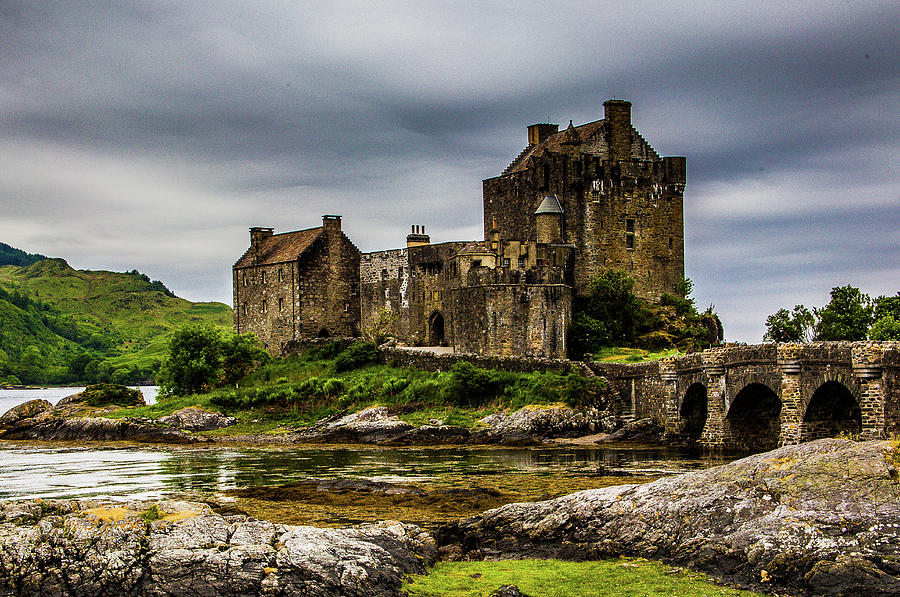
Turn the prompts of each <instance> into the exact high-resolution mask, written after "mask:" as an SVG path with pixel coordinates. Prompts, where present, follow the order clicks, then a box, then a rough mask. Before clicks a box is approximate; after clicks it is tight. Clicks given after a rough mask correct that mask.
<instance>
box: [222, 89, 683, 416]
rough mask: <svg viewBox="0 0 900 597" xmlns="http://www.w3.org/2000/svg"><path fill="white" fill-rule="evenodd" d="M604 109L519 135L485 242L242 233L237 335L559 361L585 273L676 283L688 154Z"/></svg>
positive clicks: (625, 112) (491, 202) (277, 344)
mask: <svg viewBox="0 0 900 597" xmlns="http://www.w3.org/2000/svg"><path fill="white" fill-rule="evenodd" d="M604 108H605V118H604V119H603V120H597V121H595V122H591V123H588V124H584V125H581V126H578V127H575V126H574V125H572V124H570V125H569V128H568V129H567V130H565V131H563V132H559V127H558V125H550V124H537V125H532V126H530V127H528V143H529V144H528V146H527V147H526V148H525V150H524V151H523V152H522V153H521V154H520V155H519V157H517V158H516V159H515V160H514V161H513V163H512V164H510V166H509V167H508V168H506V170H504V172H503V173H502V174H501V175H500V176H498V177H495V178H491V179H488V180H485V181H484V240H483V241H461V242H447V243H440V244H435V245H432V244H431V242H430V238H429V236H428V235H427V234H425V230H424V228H420V227H418V226H413V230H412V232H411V234H410V235H409V236H407V246H406V248H401V249H391V250H386V251H376V252H372V253H366V254H363V255H360V253H359V251H357V250H356V247H354V246H353V244H352V243H351V242H350V241H349V239H347V238H346V237H345V236H343V235H342V234H341V232H340V218H339V217H337V216H325V218H324V220H323V226H322V228H314V229H309V230H301V231H297V232H290V233H287V234H281V235H274V234H273V233H272V229H270V228H253V229H251V247H250V249H249V250H248V251H247V253H245V255H244V256H243V257H241V259H240V260H239V261H238V263H236V264H235V267H234V307H235V329H237V330H238V331H240V332H248V331H250V332H254V333H256V334H257V336H259V337H260V338H261V339H262V341H263V342H264V343H265V344H266V346H267V347H268V348H269V349H270V350H271V351H273V352H278V351H283V350H284V348H285V347H286V346H287V345H288V344H289V343H293V342H297V341H299V340H302V339H304V338H309V337H312V336H316V335H320V334H328V335H343V336H346V335H358V334H360V333H364V332H366V331H369V330H374V328H376V327H379V328H382V327H383V324H384V323H386V322H387V323H390V325H391V327H392V329H390V330H387V331H389V332H390V334H391V335H393V336H394V337H395V338H396V339H397V340H398V341H399V342H401V343H405V344H412V345H443V346H451V347H453V349H454V350H455V351H457V352H473V353H479V354H494V355H504V356H529V357H551V358H565V357H566V353H567V338H566V336H567V331H568V328H569V326H570V324H571V319H572V304H573V301H574V297H575V296H576V295H579V294H585V293H586V291H587V287H588V282H589V280H590V279H591V278H592V277H593V276H595V275H597V274H599V273H601V272H603V271H605V270H608V269H621V270H625V271H627V272H628V273H629V274H630V275H631V276H632V277H633V278H634V279H635V282H636V284H635V291H636V294H638V295H639V296H641V297H642V298H646V299H650V300H653V301H656V300H658V299H659V298H660V297H661V295H662V294H664V293H666V292H674V291H675V286H676V284H677V282H678V281H679V280H681V279H682V277H683V276H684V230H683V201H682V193H683V191H684V184H685V161H684V158H681V157H667V158H660V156H659V155H657V153H656V152H655V151H654V150H653V148H652V147H651V146H650V145H649V144H648V143H647V142H646V141H645V140H644V139H643V137H641V136H640V134H638V132H637V131H636V130H635V129H634V128H633V127H632V125H631V104H630V103H629V102H626V101H620V100H610V101H608V102H606V103H605V104H604ZM276 280H277V281H276ZM381 331H385V330H381ZM623 408H624V409H625V411H628V412H633V411H634V410H635V405H623Z"/></svg>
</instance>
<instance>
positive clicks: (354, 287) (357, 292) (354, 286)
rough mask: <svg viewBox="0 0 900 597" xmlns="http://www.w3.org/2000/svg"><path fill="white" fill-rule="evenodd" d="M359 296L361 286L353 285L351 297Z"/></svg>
mask: <svg viewBox="0 0 900 597" xmlns="http://www.w3.org/2000/svg"><path fill="white" fill-rule="evenodd" d="M357 294H359V284H351V285H350V296H356V295H357Z"/></svg>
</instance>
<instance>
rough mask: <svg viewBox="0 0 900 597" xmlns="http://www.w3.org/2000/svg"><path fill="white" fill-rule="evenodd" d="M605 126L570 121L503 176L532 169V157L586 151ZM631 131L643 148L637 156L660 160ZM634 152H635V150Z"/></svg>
mask: <svg viewBox="0 0 900 597" xmlns="http://www.w3.org/2000/svg"><path fill="white" fill-rule="evenodd" d="M605 126H606V120H605V119H604V120H595V121H594V122H588V123H587V124H582V125H579V126H574V125H573V124H572V121H569V126H568V127H567V128H566V129H565V130H564V131H560V132H558V133H556V134H553V135H550V136H549V137H547V138H546V139H544V140H543V141H541V142H540V143H539V144H537V145H529V146H528V147H526V148H525V149H524V150H523V151H522V153H520V154H519V155H518V157H516V159H515V160H513V162H512V163H511V164H510V165H509V166H507V168H506V170H504V171H503V173H502V174H501V176H504V175H506V174H512V173H513V172H521V171H523V170H527V169H528V168H530V167H532V166H533V165H534V162H533V160H531V158H532V157H541V156H544V155H546V154H561V153H566V152H568V151H570V150H571V147H572V146H579V145H580V146H582V151H585V149H584V145H591V144H590V140H591V138H592V137H593V136H594V135H596V134H597V133H598V132H601V131H602V130H603V128H604V127H605ZM631 131H632V135H633V138H634V140H635V144H636V145H638V146H639V147H641V149H640V150H639V153H638V154H637V155H641V154H644V153H646V154H648V155H649V156H651V157H652V158H653V159H659V156H657V155H656V151H655V150H654V149H653V147H651V146H650V144H649V143H647V141H646V140H645V139H644V138H643V137H641V135H640V133H638V132H637V130H636V129H635V128H634V127H633V126H632V127H631ZM586 151H587V153H593V152H592V151H591V150H590V149H587V150H586ZM632 151H635V150H634V149H633V150H632Z"/></svg>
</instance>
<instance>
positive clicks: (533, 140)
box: [528, 123, 559, 145]
mask: <svg viewBox="0 0 900 597" xmlns="http://www.w3.org/2000/svg"><path fill="white" fill-rule="evenodd" d="M558 132H559V125H558V124H548V123H540V124H532V125H531V126H529V127H528V144H529V145H539V144H540V142H541V141H543V140H544V139H546V138H547V137H549V136H551V135H555V134H556V133H558Z"/></svg>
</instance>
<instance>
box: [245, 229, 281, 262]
mask: <svg viewBox="0 0 900 597" xmlns="http://www.w3.org/2000/svg"><path fill="white" fill-rule="evenodd" d="M274 231H275V229H274V228H260V227H253V228H251V229H250V253H251V254H252V255H253V263H258V262H259V245H261V244H262V242H263V241H264V240H266V239H267V238H269V237H270V236H272V234H273V232H274Z"/></svg>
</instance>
